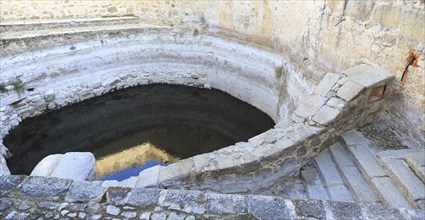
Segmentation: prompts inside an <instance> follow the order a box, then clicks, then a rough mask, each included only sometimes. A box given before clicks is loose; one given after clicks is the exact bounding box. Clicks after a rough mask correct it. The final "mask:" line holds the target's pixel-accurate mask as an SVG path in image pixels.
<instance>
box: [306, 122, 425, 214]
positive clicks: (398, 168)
mask: <svg viewBox="0 0 425 220" xmlns="http://www.w3.org/2000/svg"><path fill="white" fill-rule="evenodd" d="M374 149H376V148H374V147H373V146H372V145H371V144H370V142H369V141H368V140H367V139H366V138H365V137H364V136H363V135H362V133H360V132H358V131H355V130H352V131H349V132H347V133H345V134H344V135H342V139H341V141H340V142H337V143H336V144H334V145H332V146H330V147H329V149H327V150H325V151H324V152H322V153H321V154H320V155H319V156H317V157H316V158H314V162H315V166H310V167H307V168H306V169H304V170H302V171H301V176H302V178H303V179H304V181H305V185H306V191H307V194H308V197H309V198H314V199H325V200H326V199H327V198H329V200H332V201H345V202H355V203H357V204H378V203H381V204H383V205H385V206H387V207H392V208H407V209H425V184H424V182H425V181H424V180H425V178H424V173H425V172H424V170H425V151H424V150H416V149H400V150H385V151H380V152H375V151H374ZM323 189H324V190H323ZM323 192H326V193H325V195H323ZM423 217H424V218H425V216H423Z"/></svg>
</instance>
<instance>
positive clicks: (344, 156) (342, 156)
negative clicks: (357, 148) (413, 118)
mask: <svg viewBox="0 0 425 220" xmlns="http://www.w3.org/2000/svg"><path fill="white" fill-rule="evenodd" d="M329 151H330V153H331V155H332V157H333V159H334V161H335V163H336V164H337V165H338V167H339V168H342V167H344V166H355V165H356V164H355V163H354V161H353V159H351V157H350V155H349V154H348V152H347V150H346V149H345V147H344V146H342V145H341V143H339V142H337V143H335V144H334V145H332V146H330V147H329Z"/></svg>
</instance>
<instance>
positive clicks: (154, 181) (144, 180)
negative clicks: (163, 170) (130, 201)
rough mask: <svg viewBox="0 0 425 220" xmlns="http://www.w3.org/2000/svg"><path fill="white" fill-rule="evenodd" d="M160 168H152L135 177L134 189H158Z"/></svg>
mask: <svg viewBox="0 0 425 220" xmlns="http://www.w3.org/2000/svg"><path fill="white" fill-rule="evenodd" d="M160 167H161V166H154V167H151V168H149V169H146V170H143V171H142V172H140V173H139V176H138V177H137V182H136V187H143V188H149V187H158V176H159V169H160Z"/></svg>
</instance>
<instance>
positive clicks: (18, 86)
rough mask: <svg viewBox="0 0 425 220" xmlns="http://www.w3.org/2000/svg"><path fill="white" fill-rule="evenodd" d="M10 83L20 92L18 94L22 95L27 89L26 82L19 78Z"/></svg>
mask: <svg viewBox="0 0 425 220" xmlns="http://www.w3.org/2000/svg"><path fill="white" fill-rule="evenodd" d="M10 85H12V86H13V88H14V90H15V91H16V92H17V93H18V95H21V94H22V93H24V91H25V86H24V83H23V82H22V81H21V80H20V79H17V80H16V81H14V82H12V83H10Z"/></svg>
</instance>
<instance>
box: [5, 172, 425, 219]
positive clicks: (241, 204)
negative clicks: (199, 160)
mask: <svg viewBox="0 0 425 220" xmlns="http://www.w3.org/2000/svg"><path fill="white" fill-rule="evenodd" d="M27 189H31V191H28V190H27ZM0 195H1V198H0V217H5V216H7V215H10V213H12V212H14V211H15V212H16V213H13V214H15V215H17V214H19V215H26V217H29V216H30V215H32V216H36V215H38V216H40V217H43V216H44V215H45V214H46V213H47V212H43V210H47V211H48V212H51V213H52V214H51V215H52V216H54V215H59V216H66V215H68V213H70V211H66V212H65V211H63V210H71V212H72V211H74V212H76V213H77V212H78V214H81V213H82V214H81V215H83V214H84V216H85V217H88V218H90V217H93V216H94V217H99V218H102V217H114V216H115V217H116V216H123V217H125V215H127V214H129V212H131V213H132V214H129V216H134V217H136V216H137V217H140V218H141V217H142V216H145V215H149V216H150V215H154V214H155V215H156V214H161V215H164V213H165V217H167V215H169V216H168V217H170V215H172V213H173V212H174V214H176V215H185V216H193V217H196V218H202V217H207V216H209V217H210V218H213V219H215V218H218V217H223V216H233V217H237V216H239V217H241V216H242V217H250V216H251V217H256V218H257V219H303V218H311V219H346V218H354V219H419V218H420V217H421V216H423V215H424V214H425V213H424V210H414V209H413V210H407V209H392V208H386V207H384V206H382V205H379V204H368V205H359V204H355V203H348V202H334V201H322V200H311V199H310V200H286V199H283V198H281V197H272V196H261V195H238V194H219V193H212V192H201V191H194V190H165V189H162V190H159V189H146V188H135V189H130V188H119V187H109V188H104V187H102V186H101V185H100V183H99V182H81V181H72V180H69V179H60V178H53V177H24V176H3V177H0ZM24 206H25V207H27V208H25V207H24ZM74 209H78V210H74ZM31 210H32V211H31ZM18 212H19V213H18ZM174 214H173V215H172V216H174ZM68 217H70V216H68Z"/></svg>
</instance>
